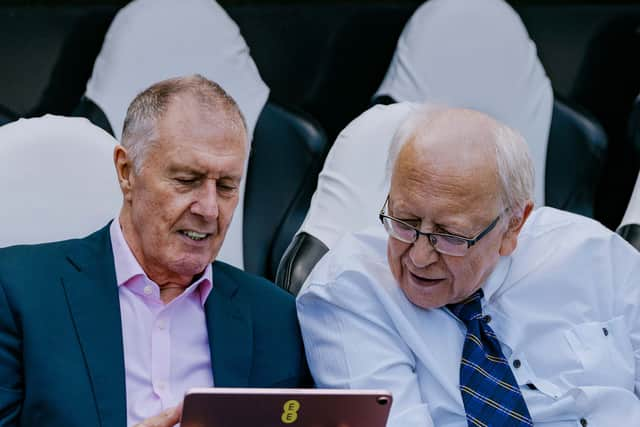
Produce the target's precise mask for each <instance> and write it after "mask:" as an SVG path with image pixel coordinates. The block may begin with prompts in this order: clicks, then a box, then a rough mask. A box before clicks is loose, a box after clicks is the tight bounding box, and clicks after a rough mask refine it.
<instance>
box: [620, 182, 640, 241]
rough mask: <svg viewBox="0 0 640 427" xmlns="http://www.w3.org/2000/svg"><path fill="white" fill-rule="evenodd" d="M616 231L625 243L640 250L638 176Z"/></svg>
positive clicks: (639, 183)
mask: <svg viewBox="0 0 640 427" xmlns="http://www.w3.org/2000/svg"><path fill="white" fill-rule="evenodd" d="M617 231H618V234H620V235H621V236H622V237H623V238H624V239H625V240H626V241H627V242H629V243H631V244H632V245H633V246H634V247H635V248H636V249H638V250H640V176H638V179H637V180H636V185H635V188H634V189H633V193H632V195H631V200H630V201H629V205H628V206H627V210H626V212H625V214H624V217H623V218H622V222H621V223H620V226H619V227H618V229H617Z"/></svg>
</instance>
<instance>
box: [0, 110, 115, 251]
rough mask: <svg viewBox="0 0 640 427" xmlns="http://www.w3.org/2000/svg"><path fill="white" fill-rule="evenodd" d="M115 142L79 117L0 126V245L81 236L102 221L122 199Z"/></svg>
mask: <svg viewBox="0 0 640 427" xmlns="http://www.w3.org/2000/svg"><path fill="white" fill-rule="evenodd" d="M115 145H116V141H115V139H114V138H113V137H111V136H110V135H109V134H107V133H106V132H104V131H103V130H102V129H100V128H98V127H96V126H94V125H92V124H91V123H90V122H89V121H88V120H85V119H81V118H70V117H60V116H52V115H47V116H44V117H39V118H32V119H20V120H18V121H15V122H12V123H9V124H7V125H4V126H2V127H0V194H2V209H0V247H4V246H11V245H15V244H24V243H43V242H49V241H55V240H62V239H68V238H76V237H83V236H85V235H87V234H89V233H91V232H93V231H95V230H97V229H98V228H100V227H102V226H104V225H106V224H107V222H108V221H109V220H110V219H111V218H113V217H115V216H116V215H117V214H118V211H119V209H120V206H121V203H122V194H121V192H120V187H119V186H118V181H117V178H116V172H115V168H114V166H113V148H114V146H115Z"/></svg>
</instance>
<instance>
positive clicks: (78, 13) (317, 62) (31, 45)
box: [0, 3, 640, 292]
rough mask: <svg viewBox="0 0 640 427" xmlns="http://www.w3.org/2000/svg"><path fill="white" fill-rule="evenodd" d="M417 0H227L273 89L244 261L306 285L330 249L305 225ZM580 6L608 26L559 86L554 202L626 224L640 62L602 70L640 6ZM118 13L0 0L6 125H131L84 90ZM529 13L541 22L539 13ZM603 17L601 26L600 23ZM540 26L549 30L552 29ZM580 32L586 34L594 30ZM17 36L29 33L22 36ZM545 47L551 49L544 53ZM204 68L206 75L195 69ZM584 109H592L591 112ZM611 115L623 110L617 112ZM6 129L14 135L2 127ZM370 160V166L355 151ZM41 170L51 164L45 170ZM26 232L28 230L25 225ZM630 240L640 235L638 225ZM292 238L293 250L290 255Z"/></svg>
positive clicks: (259, 129) (262, 128) (551, 184)
mask: <svg viewBox="0 0 640 427" xmlns="http://www.w3.org/2000/svg"><path fill="white" fill-rule="evenodd" d="M417 5H418V4H413V3H412V4H392V5H383V4H376V5H365V4H357V5H340V4H337V5H331V6H319V5H306V6H305V7H299V6H284V5H280V6H265V5H255V6H242V7H238V6H236V7H233V8H228V10H227V11H228V13H229V14H230V16H231V17H232V18H233V19H234V20H235V21H236V22H238V24H239V27H240V30H241V32H242V35H243V36H244V37H245V38H246V39H247V44H248V45H249V46H250V48H251V55H252V57H253V58H254V60H255V62H256V65H257V68H258V70H259V71H260V74H261V75H262V77H263V78H264V80H265V81H266V83H267V84H268V86H269V87H270V89H271V96H270V98H269V101H268V102H267V103H266V104H264V105H265V106H264V108H263V109H262V111H261V113H260V114H259V115H256V121H255V131H254V135H253V145H252V156H251V159H250V162H249V166H248V174H247V180H246V189H245V194H246V195H245V198H244V217H242V216H241V217H240V218H241V220H242V224H241V225H240V227H241V229H242V232H241V233H240V234H239V236H240V237H239V238H238V239H239V240H238V242H237V245H238V246H239V247H240V249H239V250H238V253H239V254H240V255H239V261H238V262H236V265H239V266H241V267H244V268H245V269H246V270H247V271H250V272H254V273H256V274H259V275H262V276H265V277H267V278H270V279H272V280H273V279H274V278H276V272H277V270H278V265H279V264H280V274H279V275H278V281H279V282H280V284H281V285H283V286H284V287H286V288H288V289H289V290H291V291H292V292H295V291H296V289H297V288H296V287H297V286H298V285H299V283H300V280H301V278H302V277H304V275H305V274H306V273H305V271H308V268H306V269H305V268H300V272H301V273H300V274H298V275H297V276H296V274H295V273H294V270H295V268H294V267H295V264H296V263H299V264H300V263H302V264H304V262H305V260H307V259H309V260H311V261H309V264H310V265H312V264H313V262H315V261H314V260H315V259H317V258H318V257H319V256H321V254H322V253H324V251H325V250H326V246H327V245H325V244H324V243H323V242H322V240H321V239H317V238H316V237H317V236H316V237H314V236H313V235H312V234H309V233H305V232H302V233H299V234H298V235H297V237H296V238H295V239H293V238H294V236H295V235H296V232H297V231H298V229H299V227H300V225H301V224H302V222H303V220H304V218H305V215H306V213H307V209H308V206H309V203H310V200H311V196H312V194H313V193H314V190H315V189H316V182H317V177H318V174H319V173H320V170H321V168H322V165H323V161H324V158H325V156H326V154H327V152H328V151H329V149H330V148H331V145H332V144H331V142H332V141H333V140H334V138H335V137H336V136H337V135H338V133H339V132H340V130H341V129H342V128H343V127H344V126H345V125H346V124H347V123H349V121H350V120H352V119H353V118H354V117H356V116H358V114H360V113H362V112H363V111H364V110H366V109H367V106H368V105H370V104H371V103H373V104H375V103H388V102H389V101H394V100H392V99H390V98H389V97H387V99H385V98H384V97H379V98H377V99H376V100H375V101H372V97H373V95H374V93H375V90H376V88H377V86H378V85H379V84H380V82H381V81H382V78H383V77H384V72H385V70H386V68H387V67H388V65H389V62H390V61H391V57H392V54H393V48H394V47H395V45H396V42H397V40H398V36H399V34H400V32H401V30H402V28H403V26H404V25H405V23H406V21H407V20H408V18H409V17H410V16H411V13H413V11H414V10H415V7H416V6H417ZM565 7H567V6H565ZM518 11H519V12H520V13H521V15H522V17H523V20H524V21H525V24H528V25H530V28H531V26H533V27H535V25H536V24H535V22H538V23H537V25H539V26H540V25H541V24H540V22H539V21H536V20H534V19H533V18H532V17H533V16H538V15H536V13H538V14H540V15H539V16H547V17H548V16H556V17H557V16H561V15H562V12H560V14H559V15H558V13H559V12H558V10H553V11H552V10H550V9H548V8H547V9H545V8H543V7H541V8H538V9H536V8H535V7H533V8H529V9H527V8H526V7H521V9H518ZM576 11H578V12H581V13H582V14H583V18H584V16H585V15H587V16H589V21H588V22H589V23H590V24H592V26H594V27H597V28H596V29H592V31H591V33H589V34H588V35H589V37H590V38H591V39H592V41H591V43H590V44H589V45H587V43H586V41H585V40H583V41H582V42H583V45H584V52H585V53H584V60H582V61H581V62H582V64H583V65H582V66H581V67H580V69H578V67H577V65H575V64H574V75H575V76H574V80H575V82H576V83H575V84H566V83H565V84H564V87H562V88H559V87H558V85H557V84H556V85H554V87H555V89H556V95H559V94H560V95H565V96H564V97H562V96H556V99H555V101H554V103H553V108H552V113H551V123H550V130H549V143H548V147H547V149H546V154H544V156H545V158H546V167H545V168H543V170H545V176H544V178H543V180H544V181H543V182H544V188H545V193H546V194H545V197H544V202H545V204H547V205H550V206H554V207H558V208H562V209H567V210H571V211H574V212H577V213H581V214H583V215H587V216H590V217H595V218H596V219H598V220H601V221H602V222H604V223H605V224H606V225H608V226H610V227H611V228H615V227H617V226H618V224H619V223H620V218H621V216H622V213H623V212H624V209H625V208H626V206H627V202H628V200H629V196H630V193H631V189H632V188H633V183H634V182H635V176H636V175H637V165H638V164H640V162H639V160H638V159H640V148H639V147H640V136H638V135H640V132H638V119H637V117H638V114H639V113H637V112H635V113H632V111H631V103H629V105H628V106H625V105H623V104H625V102H626V101H625V100H626V99H627V98H628V97H629V96H631V99H633V97H634V96H635V95H636V94H637V92H638V91H640V79H637V77H635V76H637V75H638V74H633V73H634V71H637V70H640V66H636V64H635V62H633V61H635V60H626V62H625V65H626V68H625V69H624V71H623V73H622V77H623V78H620V79H610V80H609V81H608V82H609V83H611V85H612V88H611V90H608V91H607V90H603V91H600V92H598V88H599V87H600V85H601V84H602V80H601V79H606V77H607V73H609V72H611V73H612V71H610V70H609V69H608V68H607V67H610V68H615V67H616V66H617V64H616V60H618V61H621V59H617V58H615V57H613V56H609V57H607V56H606V55H607V53H608V50H609V48H610V47H611V44H614V45H620V44H623V43H627V45H628V46H631V47H633V46H634V43H635V39H634V37H637V32H636V31H635V27H633V28H632V27H631V26H630V25H631V24H630V23H633V22H635V23H636V24H637V23H638V22H640V18H638V19H636V18H633V17H630V16H626V15H628V13H629V12H638V11H640V7H633V6H615V7H610V8H600V9H598V8H597V7H593V6H592V7H590V8H588V7H587V8H580V7H579V6H575V7H574V8H569V9H566V10H565V11H564V13H567V19H568V14H569V12H576ZM116 12H117V8H115V7H111V6H91V7H83V8H79V7H68V8H63V9H61V10H59V9H55V10H54V9H47V8H33V7H18V8H15V7H14V8H5V9H4V10H3V9H0V35H3V36H4V37H2V38H1V40H4V42H0V55H2V57H3V58H6V60H7V61H6V62H7V63H8V64H10V67H8V68H7V69H5V70H4V71H0V75H1V74H2V73H5V74H6V77H7V78H5V79H0V81H2V85H4V86H5V87H4V88H3V91H2V92H0V124H2V122H10V121H14V120H16V119H17V118H19V117H35V116H40V115H42V114H46V113H53V114H59V115H76V116H81V117H86V118H88V119H90V120H91V122H93V123H94V124H96V125H98V126H99V127H101V128H103V129H105V130H106V131H108V132H110V133H111V134H115V135H116V136H117V135H118V134H119V131H120V129H119V127H118V126H114V125H113V118H112V119H111V120H110V118H109V117H108V114H107V113H108V111H105V109H104V104H102V106H100V105H98V104H100V103H101V102H94V101H96V100H94V99H92V98H91V97H90V96H87V93H86V92H85V88H86V86H87V81H89V78H90V76H91V74H92V70H93V73H94V75H95V68H94V66H95V64H94V63H95V62H96V58H98V60H100V57H98V52H100V50H101V49H104V45H103V42H104V41H105V33H106V32H107V29H108V28H109V26H110V25H111V24H112V22H113V18H114V15H115V13H116ZM554 13H555V15H554ZM621 14H625V16H624V18H617V17H618V16H619V15H621ZM596 16H597V20H596ZM527 17H529V19H530V20H531V21H529V22H527ZM621 19H622V20H621ZM577 21H578V22H579V21H580V20H579V19H577ZM585 22H586V21H585ZM596 22H597V23H599V24H601V25H600V26H599V27H598V26H595V25H594V23H596ZM3 24H4V25H3ZM550 26H552V25H550ZM632 29H633V31H632ZM530 31H531V29H530ZM2 33H4V34H2ZM170 34H171V37H173V38H180V36H181V31H180V29H179V28H172V31H171V33H170ZM539 34H540V37H541V38H544V31H540V33H539ZM612 34H613V35H612ZM582 36H583V37H586V36H585V32H584V31H583V33H582ZM533 37H534V39H535V34H534V35H533ZM124 39H125V40H127V37H126V36H125V37H124ZM17 40H21V41H22V42H21V43H19V44H17V43H16V42H17ZM186 42H188V41H186ZM557 43H560V41H559V40H553V41H552V42H549V44H548V45H547V46H551V45H552V44H557ZM105 44H106V43H105ZM627 45H625V46H627ZM539 47H540V46H539ZM161 48H162V46H161ZM556 49H558V48H557V47H556ZM550 51H551V50H550ZM216 54H217V52H216ZM547 55H548V56H547V57H551V55H550V54H549V53H547ZM610 55H611V54H610ZM159 56H161V55H159ZM540 56H541V57H542V59H544V58H545V52H544V50H543V49H541V51H540ZM594 57H595V58H598V59H599V61H596V60H594V59H593V58H594ZM159 60H160V61H167V63H170V62H172V61H175V58H174V57H172V56H171V55H168V56H166V57H162V58H160V59H159ZM543 62H544V61H543ZM585 64H586V65H585ZM603 64H604V65H606V66H607V67H604V65H603ZM545 65H547V64H545ZM139 66H140V64H136V63H130V64H129V67H130V71H129V72H130V73H135V72H136V71H137V70H139V69H140V67H139ZM143 68H144V67H143ZM561 68H562V67H559V68H557V69H556V73H559V74H562V73H560V72H559V71H558V70H560V69H561ZM565 68H566V65H565ZM585 69H586V71H585ZM193 72H202V71H201V70H199V69H197V67H196V68H195V69H193ZM547 72H548V74H549V75H550V77H551V79H552V82H553V83H555V81H554V72H552V71H550V70H549V67H548V66H547ZM203 74H206V73H203ZM593 76H595V77H593ZM559 80H562V79H559ZM223 86H224V84H223ZM618 86H620V87H618ZM593 92H598V93H599V94H600V99H607V97H609V98H608V99H609V101H608V102H610V103H611V102H612V103H613V104H609V105H608V107H606V108H605V107H603V108H598V107H600V105H599V104H598V103H597V102H596V101H594V100H593V99H592V98H590V97H589V94H590V93H593ZM630 94H631V95H630ZM83 95H84V96H83ZM232 95H234V93H233V92H232ZM235 96H236V95H234V97H235ZM562 98H570V99H562ZM398 100H399V101H402V99H398ZM577 100H580V103H581V104H582V106H579V105H578V104H577V103H576V101H577ZM241 104H242V103H241ZM285 105H288V106H285ZM585 105H589V106H590V107H591V108H590V109H589V110H587V109H585V108H584V107H583V106H585ZM636 105H637V103H636ZM241 107H242V105H241ZM303 110H306V112H304V111H303ZM259 111H260V110H259V109H258V112H259ZM611 111H616V114H615V116H613V117H608V116H607V114H609V113H610V112H611ZM309 113H311V114H309ZM593 113H600V114H599V115H598V116H594V114H593ZM600 123H602V125H601V124H600ZM621 127H622V128H623V129H624V130H623V131H620V128H621ZM14 129H15V128H14ZM6 134H7V133H6V130H5V133H0V136H2V135H6ZM65 138H69V136H68V135H67V136H66V137H65ZM607 138H608V143H607ZM339 139H340V137H339V136H338V140H339ZM39 149H42V148H39ZM42 150H43V151H42V153H43V154H41V155H40V156H43V157H44V153H45V152H46V150H44V149H42ZM3 156H4V155H3ZM31 156H32V157H31V158H32V159H33V156H36V157H38V156H39V155H38V151H33V152H31ZM43 160H50V157H45V158H44V159H43ZM358 160H359V161H361V159H354V161H358ZM2 161H3V162H4V164H5V165H6V166H7V167H6V168H4V170H5V172H4V173H5V174H7V177H6V179H4V182H5V184H7V183H12V184H13V185H15V180H13V181H12V180H11V179H9V178H10V177H11V176H13V177H14V178H15V173H16V172H15V167H9V166H18V165H19V163H13V160H9V157H5V158H3V159H2ZM32 164H34V163H32ZM612 165H614V166H612ZM38 170H39V171H44V170H46V165H44V164H43V165H40V166H38ZM35 181H36V182H37V179H36V180H35ZM83 184H85V185H86V184H87V183H86V182H83ZM611 188H616V190H615V191H611ZM10 189H11V186H6V187H5V189H3V190H2V191H1V192H3V193H4V192H5V191H7V192H9V191H10ZM35 190H36V189H35V188H34V189H33V190H32V191H35ZM598 190H599V191H598ZM29 199H30V198H29V197H27V200H22V201H20V202H19V203H18V202H16V204H15V205H14V208H15V210H14V211H13V212H14V214H15V215H21V212H24V210H26V209H30V210H32V213H33V214H34V215H35V214H37V213H38V211H37V210H33V209H34V208H35V206H34V202H33V198H31V200H29ZM7 200H8V199H7ZM20 203H21V204H20ZM376 203H377V201H376ZM47 206H48V207H50V206H51V205H50V202H47V203H44V205H43V208H45V209H46V208H47ZM43 213H44V212H40V216H42V214H43ZM5 214H6V215H11V213H5ZM111 215H113V213H112V214H111ZM36 216H37V215H36ZM53 217H54V218H55V215H54V216H53ZM364 222H367V221H364ZM17 229H20V228H19V227H18V228H17ZM625 230H629V229H625ZM86 231H90V230H86ZM303 231H304V230H303ZM625 232H626V233H630V232H629V231H625ZM21 234H22V236H23V237H24V234H25V233H24V229H21ZM626 235H628V236H629V237H628V238H630V239H631V234H626ZM13 238H14V237H11V236H10V235H9V234H7V235H6V239H7V240H6V241H4V242H3V241H0V246H2V245H3V243H5V244H6V243H9V242H14V243H15V242H16V241H15V240H13V241H12V240H11V239H13ZM16 238H17V237H16ZM292 239H293V242H292ZM290 242H292V243H291V244H290ZM287 246H289V250H288V251H287V252H286V253H285V249H286V248H287ZM309 254H310V255H309ZM283 255H284V259H283ZM237 259H238V258H237V257H236V260H237ZM281 260H282V262H281Z"/></svg>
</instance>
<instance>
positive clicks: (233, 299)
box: [0, 76, 308, 427]
mask: <svg viewBox="0 0 640 427" xmlns="http://www.w3.org/2000/svg"><path fill="white" fill-rule="evenodd" d="M247 153H248V142H247V131H246V126H245V123H244V119H243V117H242V114H241V112H240V111H239V109H238V107H237V105H236V103H235V102H234V100H233V99H232V98H231V97H230V96H229V95H227V94H226V93H225V92H224V90H222V89H221V88H220V87H219V86H218V85H217V84H215V83H213V82H211V81H209V80H207V79H205V78H203V77H201V76H191V77H184V78H176V79H171V80H166V81H163V82H160V83H157V84H155V85H153V86H151V87H150V88H149V89H147V90H145V91H144V92H142V93H141V94H140V95H138V96H137V97H136V99H134V101H133V102H132V104H131V105H130V106H129V109H128V111H127V117H126V120H125V124H124V131H123V137H122V145H120V146H117V147H116V149H115V151H114V163H115V167H116V170H117V175H118V179H119V182H120V187H121V189H122V193H123V206H122V210H121V212H120V215H119V217H118V218H116V219H114V220H113V221H112V222H111V223H110V224H109V225H107V226H106V227H104V228H103V229H102V230H99V231H97V232H95V233H94V234H92V235H90V236H88V237H86V238H84V239H78V240H69V241H64V242H57V243H49V244H42V245H33V246H16V247H11V248H7V249H2V250H0V425H1V426H60V427H62V426H64V427H72V426H83V427H84V426H102V427H121V426H124V425H128V426H132V425H138V426H157V427H162V426H173V425H175V424H176V423H177V422H178V421H179V418H180V415H181V409H180V408H181V405H180V403H181V401H182V397H183V395H184V392H185V391H186V390H187V389H189V388H191V387H196V386H198V387H202V386H205V387H206V386H213V385H215V386H227V387H229V386H255V387H296V386H299V385H303V384H304V383H305V382H306V379H307V378H308V376H307V368H306V362H305V359H304V351H303V348H302V343H301V338H300V334H299V330H298V324H297V320H296V313H295V307H294V301H293V298H292V297H291V296H290V295H288V294H286V293H285V292H283V291H281V290H280V289H278V288H277V287H276V286H274V285H273V284H271V283H269V282H267V281H266V280H263V279H260V278H258V277H255V276H251V275H249V274H247V273H244V272H242V271H240V270H238V269H235V268H233V267H231V266H229V265H226V264H224V263H222V262H218V261H216V262H213V261H214V259H215V258H216V255H217V254H218V251H219V249H220V246H221V245H222V242H223V240H224V236H225V232H226V230H227V227H228V225H229V223H230V221H231V217H232V215H233V211H234V209H235V207H236V205H237V203H238V188H239V184H240V181H241V179H242V175H243V170H244V163H245V159H246V156H247Z"/></svg>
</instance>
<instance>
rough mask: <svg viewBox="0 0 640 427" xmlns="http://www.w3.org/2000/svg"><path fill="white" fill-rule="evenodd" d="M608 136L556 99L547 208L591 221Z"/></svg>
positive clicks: (548, 155) (548, 151)
mask: <svg viewBox="0 0 640 427" xmlns="http://www.w3.org/2000/svg"><path fill="white" fill-rule="evenodd" d="M606 150H607V136H606V134H605V133H604V130H603V129H602V127H601V126H600V124H599V123H598V122H597V121H596V120H595V119H594V118H591V117H589V116H588V115H587V114H586V113H582V112H579V111H578V110H577V109H575V108H572V107H570V106H568V105H567V104H565V103H564V102H562V101H560V100H558V99H555V101H554V105H553V116H552V119H551V130H550V131H549V145H548V147H547V164H546V176H545V199H546V200H545V201H546V204H547V205H548V206H552V207H555V208H559V209H564V210H568V211H571V212H574V213H578V214H581V215H585V216H588V217H591V218H593V216H594V204H595V198H596V189H597V186H598V182H599V180H600V175H601V173H602V170H603V168H604V161H605V155H606Z"/></svg>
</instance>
